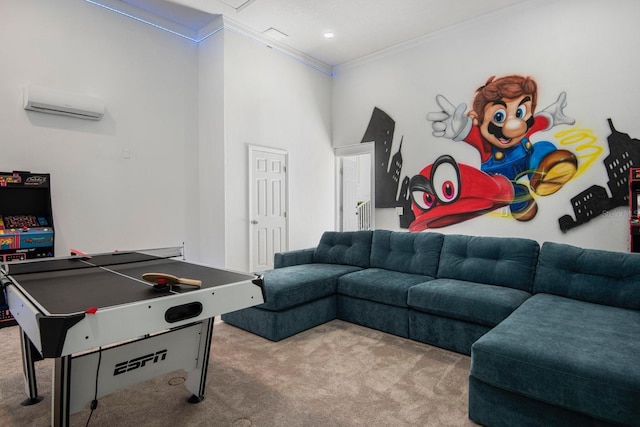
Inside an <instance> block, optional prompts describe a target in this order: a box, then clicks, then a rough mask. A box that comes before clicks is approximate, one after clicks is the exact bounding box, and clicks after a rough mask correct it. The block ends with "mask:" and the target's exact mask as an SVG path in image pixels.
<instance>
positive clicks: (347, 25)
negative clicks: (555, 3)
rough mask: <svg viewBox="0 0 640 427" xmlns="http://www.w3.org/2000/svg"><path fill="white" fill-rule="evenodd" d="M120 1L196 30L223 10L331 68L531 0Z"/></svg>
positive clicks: (256, 30)
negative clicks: (331, 36) (332, 34)
mask: <svg viewBox="0 0 640 427" xmlns="http://www.w3.org/2000/svg"><path fill="white" fill-rule="evenodd" d="M120 1H121V2H124V3H128V4H129V5H131V6H134V7H136V8H139V9H143V10H145V11H146V12H150V13H152V14H154V15H157V16H159V17H161V18H163V19H166V20H169V21H171V22H175V23H177V24H180V25H182V26H184V27H187V28H189V29H191V30H194V31H198V30H200V29H201V28H203V27H205V26H206V25H207V24H209V23H211V22H212V21H214V20H216V19H217V18H219V16H220V15H224V17H225V19H228V20H231V21H233V22H234V23H237V24H240V26H241V27H246V28H248V29H250V30H252V31H254V32H256V33H260V34H263V35H265V36H267V37H272V36H273V35H276V36H279V35H282V34H283V35H285V36H286V37H284V38H283V39H281V40H279V43H282V44H284V45H285V46H286V47H288V48H290V49H292V50H294V51H297V52H300V53H303V54H305V55H306V56H309V57H311V58H313V59H315V60H317V61H320V62H321V63H324V64H326V65H328V66H330V67H333V66H336V65H340V64H343V63H345V62H348V61H351V60H354V59H356V58H360V57H363V56H366V55H369V54H372V53H374V52H376V51H379V50H383V49H385V48H388V47H391V46H395V45H397V44H401V43H403V42H407V41H409V40H413V39H416V38H418V37H421V36H424V35H426V34H429V33H432V32H434V31H437V30H439V29H442V28H445V27H448V26H451V25H455V24H458V23H460V22H463V21H466V20H469V19H472V18H475V17H477V16H480V15H484V14H487V13H491V12H494V11H496V10H498V9H502V8H505V7H509V6H512V5H514V4H516V3H522V2H525V1H531V0H120ZM274 30H275V31H274ZM329 31H330V32H332V33H334V37H333V38H330V39H327V38H325V37H324V34H325V33H326V32H329Z"/></svg>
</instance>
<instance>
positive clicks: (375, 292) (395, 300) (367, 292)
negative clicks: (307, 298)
mask: <svg viewBox="0 0 640 427" xmlns="http://www.w3.org/2000/svg"><path fill="white" fill-rule="evenodd" d="M432 279H433V277H430V276H424V275H420V274H409V273H400V272H399V271H390V270H384V269H381V268H367V269H365V270H360V271H356V272H355V273H349V274H345V275H344V276H341V277H340V278H339V279H338V287H337V292H338V294H341V295H347V296H350V297H355V298H360V299H366V300H370V301H376V302H380V303H384V304H389V305H395V306H398V307H406V306H407V290H408V289H409V288H410V287H411V286H413V285H415V284H416V283H421V282H424V281H427V280H432Z"/></svg>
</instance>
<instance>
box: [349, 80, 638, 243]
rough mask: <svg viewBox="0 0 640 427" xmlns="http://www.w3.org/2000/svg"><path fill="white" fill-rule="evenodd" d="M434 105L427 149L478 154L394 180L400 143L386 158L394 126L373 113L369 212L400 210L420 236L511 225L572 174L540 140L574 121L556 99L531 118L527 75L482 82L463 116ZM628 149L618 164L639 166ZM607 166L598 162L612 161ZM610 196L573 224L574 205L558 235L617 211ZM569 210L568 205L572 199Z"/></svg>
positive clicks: (561, 156) (566, 161) (561, 154)
mask: <svg viewBox="0 0 640 427" xmlns="http://www.w3.org/2000/svg"><path fill="white" fill-rule="evenodd" d="M435 104H436V105H437V109H436V110H437V111H432V112H429V113H428V114H427V116H426V119H427V123H430V125H431V133H432V135H433V136H434V137H436V139H434V140H430V141H429V144H432V143H437V141H441V140H450V141H451V142H452V143H460V142H464V143H466V144H468V145H470V146H471V147H473V148H474V149H475V150H476V151H477V152H478V155H479V158H478V163H477V165H466V164H462V163H458V162H457V161H456V160H455V159H454V158H453V157H452V156H451V155H443V156H440V157H438V158H437V159H435V161H433V162H432V163H430V164H427V165H426V166H425V167H424V168H423V169H422V170H421V171H420V172H419V173H418V174H417V175H414V176H412V177H408V176H406V177H405V178H404V179H402V180H401V179H400V176H401V169H402V154H401V150H402V145H403V143H405V144H406V142H404V138H403V142H401V144H400V148H399V150H398V152H397V153H395V154H393V155H392V154H391V152H390V148H391V140H392V138H393V132H394V129H395V121H394V120H393V119H391V117H389V116H388V115H387V114H386V113H385V112H384V111H382V110H380V109H378V108H375V109H374V112H373V114H372V117H371V120H370V122H369V126H368V128H367V131H366V132H365V135H364V137H363V139H362V142H368V141H374V142H375V147H376V148H375V151H376V163H377V165H380V167H377V168H376V171H375V175H376V208H388V207H403V208H404V209H403V212H404V213H403V214H402V215H401V216H400V227H401V228H408V229H409V230H410V231H422V230H425V229H430V228H440V227H446V226H449V225H453V224H456V223H460V222H462V221H467V220H471V219H473V218H475V217H478V216H480V215H484V214H487V213H489V212H492V211H494V210H496V209H499V208H503V207H505V208H507V209H508V214H507V215H509V214H510V216H511V217H512V218H513V219H515V220H517V221H521V222H527V221H531V220H532V219H534V218H535V217H536V214H537V213H538V205H537V203H536V198H537V197H548V196H552V195H554V194H555V193H556V192H557V191H559V190H560V189H561V188H562V187H563V186H564V185H565V184H566V183H567V182H569V181H570V180H572V179H573V178H574V177H576V174H579V172H580V170H579V160H578V159H579V157H578V156H576V154H575V153H574V152H572V151H571V150H568V149H564V148H559V147H558V146H557V145H558V144H557V142H554V141H551V140H549V139H550V138H549V137H544V136H541V134H542V133H543V132H545V131H548V130H551V129H554V128H556V127H559V126H563V125H569V126H571V125H574V124H575V119H574V118H572V117H570V116H568V115H566V114H565V109H567V96H566V93H564V92H561V93H560V94H559V95H558V96H557V98H556V99H555V102H553V103H551V104H549V105H548V106H546V107H545V108H542V109H541V110H540V111H538V108H537V107H538V84H537V82H536V81H535V80H534V79H533V78H532V77H530V76H523V75H507V76H503V77H495V76H492V77H490V78H489V79H488V80H487V81H486V82H485V84H484V85H482V86H480V87H479V88H478V89H477V90H476V92H475V95H474V97H473V100H472V104H471V108H470V109H468V108H467V105H466V104H465V103H460V104H457V105H455V104H453V103H452V102H451V101H449V99H447V98H446V97H445V96H443V95H437V96H436V99H435ZM609 122H610V123H611V120H610V119H609ZM565 127H566V126H565ZM611 127H612V126H611ZM612 130H613V127H612ZM444 142H446V141H444ZM447 143H448V142H447ZM610 145H611V144H610ZM578 149H579V147H578ZM638 149H639V150H640V147H638ZM630 150H631V148H629V150H626V149H625V152H627V154H624V155H623V157H624V158H627V159H628V161H631V162H633V160H632V159H633V158H636V159H638V163H640V152H639V153H638V156H635V155H634V156H630V155H629V152H628V151H630ZM610 151H611V153H614V151H616V150H614V149H613V148H610ZM617 151H619V150H617ZM631 151H633V150H631ZM592 157H593V156H592ZM615 157H618V156H617V155H616V156H615ZM583 158H585V157H583ZM607 159H608V160H607ZM607 159H605V163H607V162H609V163H610V162H611V161H612V160H611V159H609V158H607ZM586 163H587V162H586ZM627 163H628V162H627ZM627 166H628V165H627ZM625 167H626V166H625ZM608 169H609V168H608ZM616 185H622V186H624V185H625V183H622V184H620V183H617V184H616ZM589 188H592V187H589ZM398 190H399V191H398ZM589 191H591V190H589ZM617 193H620V192H615V193H614V192H612V194H613V195H614V197H608V196H607V194H606V191H602V192H599V193H598V194H600V196H599V197H595V198H592V200H591V204H592V206H591V210H590V212H591V214H590V217H589V218H584V217H579V211H580V207H581V206H578V211H575V212H574V213H575V214H576V217H577V220H576V221H572V220H571V218H570V217H568V215H565V216H564V217H562V219H561V220H560V221H559V223H560V228H561V230H562V231H563V232H565V231H566V230H568V229H569V228H573V227H575V226H576V225H578V224H581V223H584V222H586V221H588V220H589V219H590V218H591V217H592V216H597V215H599V214H601V213H604V212H606V209H607V208H611V207H613V206H620V205H622V204H623V203H624V202H626V201H623V200H622V199H621V197H617V196H616V194H617ZM590 194H591V193H590ZM576 197H577V196H576ZM614 199H615V200H614ZM618 199H620V200H618ZM571 203H572V205H573V206H574V207H575V206H576V203H574V200H573V199H571ZM594 212H595V213H594ZM569 223H570V224H569Z"/></svg>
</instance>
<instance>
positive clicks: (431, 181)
mask: <svg viewBox="0 0 640 427" xmlns="http://www.w3.org/2000/svg"><path fill="white" fill-rule="evenodd" d="M409 193H410V194H411V210H412V211H413V214H414V216H415V218H416V219H415V220H414V221H413V222H412V223H411V225H409V231H422V230H424V229H426V228H438V227H446V226H448V225H452V224H457V223H459V222H462V221H466V220H468V219H471V218H475V217H477V216H480V215H483V214H485V213H487V212H491V211H492V210H494V209H498V208H500V207H502V206H507V205H509V204H510V203H512V202H513V186H512V185H511V182H510V181H509V180H508V179H507V178H505V177H504V176H502V175H488V174H486V173H484V172H482V171H479V170H478V169H476V168H474V167H472V166H467V165H464V164H458V163H457V162H456V161H455V160H454V159H453V158H452V157H451V156H448V155H445V156H440V157H438V159H437V160H436V161H435V162H434V163H433V164H431V165H428V166H427V167H425V168H424V169H422V171H420V174H419V175H415V176H414V177H413V178H411V180H410V181H409Z"/></svg>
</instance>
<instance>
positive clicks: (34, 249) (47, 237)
mask: <svg viewBox="0 0 640 427" xmlns="http://www.w3.org/2000/svg"><path fill="white" fill-rule="evenodd" d="M50 184H51V183H50V176H49V174H35V173H30V172H0V262H9V261H19V260H25V259H32V258H40V257H51V256H53V255H54V253H53V248H54V244H53V238H54V231H53V214H52V211H51V186H50ZM9 324H15V320H13V316H11V314H10V313H9V310H8V308H7V306H6V305H4V298H2V301H0V327H3V326H8V325H9Z"/></svg>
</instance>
